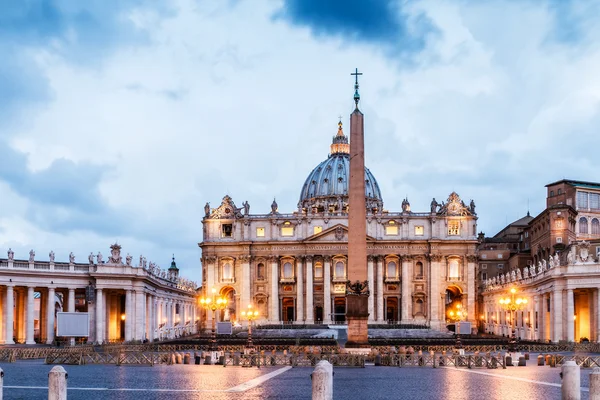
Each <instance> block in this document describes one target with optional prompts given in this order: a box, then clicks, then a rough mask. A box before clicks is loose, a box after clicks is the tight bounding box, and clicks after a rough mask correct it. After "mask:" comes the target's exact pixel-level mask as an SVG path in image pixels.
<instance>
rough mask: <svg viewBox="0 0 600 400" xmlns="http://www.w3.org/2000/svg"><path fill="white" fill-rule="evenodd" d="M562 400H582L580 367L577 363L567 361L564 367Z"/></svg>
mask: <svg viewBox="0 0 600 400" xmlns="http://www.w3.org/2000/svg"><path fill="white" fill-rule="evenodd" d="M561 374H562V385H561V392H562V400H580V399H581V389H580V387H579V386H580V380H581V377H580V376H579V365H577V363H576V362H575V361H567V362H565V363H564V364H563V366H562V372H561Z"/></svg>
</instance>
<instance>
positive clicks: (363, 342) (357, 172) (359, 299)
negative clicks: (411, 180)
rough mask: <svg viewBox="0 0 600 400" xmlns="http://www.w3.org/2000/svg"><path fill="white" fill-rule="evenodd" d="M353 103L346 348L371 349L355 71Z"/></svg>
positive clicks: (361, 124) (362, 162)
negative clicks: (368, 324) (354, 106)
mask: <svg viewBox="0 0 600 400" xmlns="http://www.w3.org/2000/svg"><path fill="white" fill-rule="evenodd" d="M353 75H355V76H356V78H357V79H356V82H355V84H354V89H355V92H354V102H355V104H356V108H355V109H354V111H353V112H352V114H351V116H350V181H349V190H348V206H349V211H348V281H349V282H348V284H347V286H346V320H347V321H348V341H347V342H346V348H347V349H351V350H349V351H352V349H355V351H359V352H360V351H365V350H367V349H369V348H370V346H369V337H368V327H367V321H368V318H369V304H368V300H369V290H370V288H369V287H368V279H367V207H366V200H365V146H364V120H363V114H362V112H360V110H359V109H358V101H359V100H360V95H359V94H358V75H360V74H359V73H358V70H357V71H356V73H355V74H353Z"/></svg>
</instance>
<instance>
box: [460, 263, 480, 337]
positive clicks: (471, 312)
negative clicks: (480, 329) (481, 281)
mask: <svg viewBox="0 0 600 400" xmlns="http://www.w3.org/2000/svg"><path fill="white" fill-rule="evenodd" d="M465 260H466V262H467V265H466V273H465V274H464V275H462V276H461V279H462V281H463V282H464V281H465V280H466V281H467V318H468V320H469V321H471V322H472V324H473V325H472V326H477V316H476V315H475V303H476V301H475V281H476V277H475V263H476V262H477V256H474V255H468V256H466V257H465ZM464 271H465V268H464V267H463V272H464ZM470 277H472V278H471V279H469V278H470Z"/></svg>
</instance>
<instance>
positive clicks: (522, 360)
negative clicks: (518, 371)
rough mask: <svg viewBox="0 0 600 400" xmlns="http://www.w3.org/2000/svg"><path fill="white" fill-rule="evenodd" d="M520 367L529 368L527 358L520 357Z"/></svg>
mask: <svg viewBox="0 0 600 400" xmlns="http://www.w3.org/2000/svg"><path fill="white" fill-rule="evenodd" d="M518 366H519V367H526V366H527V361H525V357H523V356H521V357H519V364H518Z"/></svg>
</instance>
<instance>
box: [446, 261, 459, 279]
mask: <svg viewBox="0 0 600 400" xmlns="http://www.w3.org/2000/svg"><path fill="white" fill-rule="evenodd" d="M458 277H459V275H458V260H450V261H448V278H458Z"/></svg>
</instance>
